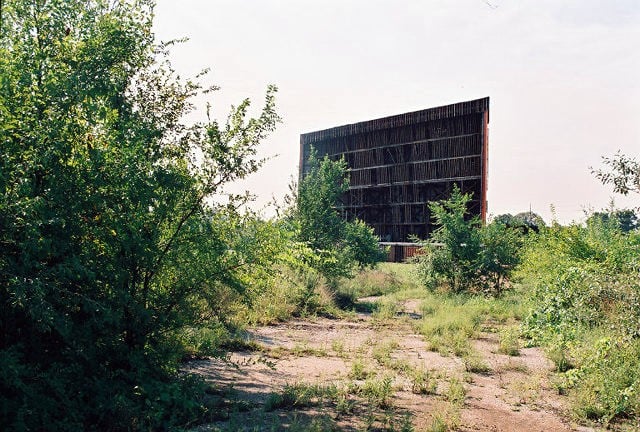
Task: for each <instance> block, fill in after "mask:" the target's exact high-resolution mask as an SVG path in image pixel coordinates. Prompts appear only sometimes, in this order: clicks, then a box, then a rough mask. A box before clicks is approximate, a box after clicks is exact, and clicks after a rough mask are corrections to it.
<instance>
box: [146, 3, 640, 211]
mask: <svg viewBox="0 0 640 432" xmlns="http://www.w3.org/2000/svg"><path fill="white" fill-rule="evenodd" d="M488 1H489V3H487V2H485V1H484V0H459V1H453V0H422V1H418V0H416V1H400V0H396V1H392V0H357V1H356V0H352V1H349V0H322V1H303V0H287V1H285V0H280V1H278V0H253V1H251V0H245V1H239V0H216V1H208V0H180V1H176V0H158V5H157V8H156V19H155V31H156V36H157V37H158V39H160V40H165V41H166V40H169V39H174V38H180V37H185V36H186V37H188V38H189V39H190V40H189V42H187V43H185V44H183V45H180V46H178V47H176V48H174V49H173V52H172V59H173V64H174V67H175V68H176V70H178V71H179V72H180V73H181V74H182V75H183V76H193V75H195V74H196V73H197V72H198V71H200V70H201V69H203V68H206V67H211V69H212V72H211V74H210V75H209V76H208V78H207V79H208V80H209V83H210V84H217V85H219V86H221V87H222V90H221V91H220V92H217V93H215V94H214V95H213V96H212V98H211V100H210V101H211V102H212V104H213V107H214V115H215V116H216V117H218V118H220V119H224V117H225V116H226V113H227V111H228V108H229V106H230V105H231V104H232V103H238V102H240V101H241V100H242V99H243V98H245V97H249V98H251V99H252V101H253V103H254V106H255V107H256V109H257V108H258V107H259V106H261V104H262V101H263V96H264V91H265V89H266V86H267V85H268V84H270V83H273V84H276V85H277V86H278V87H279V89H280V91H279V92H278V96H277V100H278V111H279V113H280V115H281V116H282V118H283V120H284V122H283V123H282V124H280V125H279V127H278V130H277V131H276V132H275V133H274V134H273V135H272V136H271V137H270V138H269V139H268V140H267V141H265V143H264V146H263V147H262V152H263V154H264V155H275V154H278V155H279V156H278V157H276V158H274V159H272V160H271V161H269V162H268V163H267V165H266V166H265V167H264V168H263V169H262V170H261V171H260V172H259V173H257V174H254V176H253V177H252V178H251V179H250V180H248V181H247V182H245V183H244V184H242V185H241V186H238V187H242V188H244V189H248V190H250V191H251V192H252V193H254V194H256V195H257V196H258V200H257V203H258V205H264V204H265V203H266V202H268V201H270V200H271V198H272V196H275V197H276V198H281V197H282V196H283V195H284V194H285V193H286V191H287V185H288V184H289V181H290V177H291V176H292V175H296V174H297V167H298V160H299V136H300V134H301V133H304V132H310V131H313V130H318V129H326V128H329V127H333V126H339V125H342V124H347V123H354V122H358V121H363V120H369V119H373V118H377V117H383V116H387V115H393V114H400V113H404V112H408V111H415V110H419V109H424V108H430V107H435V106H440V105H446V104H450V103H455V102H461V101H466V100H470V99H475V98H480V97H484V96H490V97H491V106H490V110H491V114H490V116H491V118H490V124H489V128H490V129H489V191H488V201H489V213H490V214H494V215H496V214H501V213H506V212H510V213H518V212H521V211H525V210H528V209H529V205H531V207H532V210H533V211H535V212H538V213H539V214H541V215H542V216H543V217H544V218H545V220H547V221H549V220H550V218H551V213H550V205H551V204H553V205H554V206H555V208H556V211H557V215H558V218H559V220H560V221H561V222H569V221H571V220H574V219H575V220H581V219H583V210H584V209H585V208H594V209H600V208H603V207H607V206H608V203H609V200H610V197H611V196H612V195H613V194H612V193H611V191H610V188H608V187H605V186H602V185H601V184H600V183H599V182H598V181H597V180H595V178H594V177H593V176H592V175H591V174H590V171H589V166H596V167H597V166H600V158H601V156H604V155H613V154H614V153H615V152H616V151H617V150H622V151H623V152H624V153H627V154H629V155H634V156H636V157H638V156H640V84H639V82H640V1H637V0H619V1H618V0H568V1H558V0H522V1H515V0H511V1H507V0H488ZM202 103H203V105H204V101H202ZM615 199H616V203H617V205H618V206H620V207H625V206H636V207H637V206H638V205H640V197H638V196H637V195H636V196H634V197H631V198H627V199H623V198H622V197H619V196H616V197H615Z"/></svg>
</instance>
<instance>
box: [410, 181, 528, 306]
mask: <svg viewBox="0 0 640 432" xmlns="http://www.w3.org/2000/svg"><path fill="white" fill-rule="evenodd" d="M469 201H471V195H469V194H463V193H462V192H461V191H460V189H459V188H458V187H457V185H456V186H454V188H453V190H452V192H451V197H450V198H449V199H446V200H442V201H437V202H433V203H430V204H429V209H430V210H431V214H432V215H433V220H434V222H435V224H436V225H437V226H438V227H437V228H436V230H435V231H434V232H433V233H432V235H431V239H430V241H429V242H423V249H424V252H425V253H424V255H423V256H421V257H420V258H419V261H418V262H419V264H418V269H419V273H420V274H421V277H422V280H423V282H424V283H425V285H426V286H427V287H428V288H430V289H434V288H436V287H438V286H440V285H442V284H446V285H448V288H449V289H451V290H452V291H454V292H460V291H469V290H484V291H487V292H491V293H494V294H499V293H500V292H501V291H502V289H503V286H504V281H505V279H507V278H508V277H509V275H510V274H511V272H512V270H513V269H514V267H515V266H516V265H517V264H518V262H519V249H520V246H521V243H522V240H521V234H520V232H519V231H518V230H517V229H514V228H510V227H508V226H507V225H505V224H504V223H502V222H501V221H497V222H493V223H491V224H489V225H486V226H483V225H482V224H481V222H480V220H479V218H478V217H477V216H472V217H469V215H468V211H467V205H468V203H469ZM509 216H510V215H509ZM511 218H513V217H511ZM503 219H507V218H505V217H503ZM508 220H511V219H508Z"/></svg>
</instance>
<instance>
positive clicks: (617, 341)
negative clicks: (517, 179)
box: [519, 218, 640, 425]
mask: <svg viewBox="0 0 640 432" xmlns="http://www.w3.org/2000/svg"><path fill="white" fill-rule="evenodd" d="M639 271H640V232H638V231H637V230H636V231H631V232H628V233H625V232H623V231H622V230H621V229H620V226H619V224H618V223H617V221H616V220H615V219H609V220H603V219H600V218H597V219H591V220H590V222H589V223H588V224H587V226H578V225H571V226H567V227H563V226H559V225H554V226H552V227H550V228H549V229H547V230H544V231H543V232H541V233H540V234H539V235H536V236H535V237H532V238H531V240H530V241H529V242H528V244H527V247H526V248H525V253H524V264H523V266H522V267H521V269H520V270H519V276H520V278H521V279H522V282H523V283H524V284H525V285H526V286H528V287H530V289H531V295H532V297H533V301H532V305H533V308H532V311H531V313H530V314H529V315H528V317H527V318H526V320H525V326H524V329H525V333H526V334H527V335H528V336H529V338H530V339H531V340H532V341H533V342H534V343H540V344H542V345H544V346H545V347H546V350H547V352H548V354H549V356H550V358H551V359H552V360H553V361H554V362H555V364H556V367H557V370H558V371H559V372H561V373H562V375H561V379H560V381H559V384H558V385H559V389H560V390H561V391H563V392H566V391H568V392H569V393H570V394H571V396H572V399H573V400H574V402H575V405H574V407H575V413H576V414H577V415H578V416H579V417H581V418H586V419H591V420H597V421H599V422H601V423H603V424H605V425H606V424H608V423H609V422H611V421H612V420H613V419H615V418H623V417H635V416H638V415H639V414H640V411H639V409H640V402H639V401H640V393H638V389H639V385H640V373H639V372H638V371H640V356H638V353H639V352H640V351H638V350H639V349H640V342H639V339H638V337H639V336H640V333H639V332H638V329H640V283H639V279H638V273H639Z"/></svg>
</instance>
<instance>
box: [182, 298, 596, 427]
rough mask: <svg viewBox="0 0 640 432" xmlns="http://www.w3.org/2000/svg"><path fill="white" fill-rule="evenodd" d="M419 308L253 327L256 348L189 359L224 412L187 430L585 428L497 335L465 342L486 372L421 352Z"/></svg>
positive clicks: (530, 359)
mask: <svg viewBox="0 0 640 432" xmlns="http://www.w3.org/2000/svg"><path fill="white" fill-rule="evenodd" d="M366 300H367V301H374V300H375V299H371V298H369V299H366ZM418 306H419V301H417V300H407V301H404V302H402V304H401V305H400V307H401V311H400V313H399V314H398V316H397V318H396V319H393V320H386V321H381V320H376V319H375V317H372V316H371V315H368V314H354V315H352V316H350V317H349V319H341V320H332V319H326V318H316V319H312V320H295V321H290V322H287V323H283V324H279V325H277V326H269V327H261V328H257V329H254V330H252V331H251V333H250V337H251V338H252V339H253V341H255V342H256V343H257V345H258V346H259V347H261V348H260V350H258V351H253V352H237V353H233V354H232V355H231V356H230V358H229V359H227V361H223V360H220V359H212V360H200V361H194V362H191V363H190V364H189V366H188V368H189V370H190V371H193V372H197V373H199V374H202V375H203V376H204V377H205V378H206V379H207V380H210V381H211V382H212V383H215V385H216V388H217V390H216V391H215V392H213V393H214V396H215V397H218V398H219V400H220V405H219V406H220V410H221V411H222V412H223V414H222V415H220V417H219V418H215V417H213V418H212V423H211V424H208V425H203V426H200V427H199V428H197V429H195V430H198V431H205V430H212V431H217V430H221V431H224V430H248V431H249V430H250V431H253V430H258V431H261V430H318V431H321V430H344V431H357V430H358V431H359V430H380V431H382V430H397V431H401V430H404V431H410V430H414V431H438V430H439V431H445V430H460V431H531V432H533V431H572V430H578V431H588V430H592V429H588V428H584V427H577V426H575V425H572V424H571V423H570V422H569V421H568V420H567V417H566V413H565V408H564V404H565V401H564V400H562V397H561V396H559V395H558V394H557V392H556V391H554V390H553V386H552V385H551V383H550V381H549V375H550V371H551V369H552V364H551V363H550V362H549V361H548V360H547V359H545V357H544V356H543V354H542V353H541V352H540V350H538V349H535V348H528V349H521V350H520V355H519V356H508V355H504V354H498V353H497V351H498V337H497V335H496V334H495V333H481V334H480V335H479V337H478V338H476V339H474V340H473V341H472V344H473V347H474V348H475V350H476V351H477V353H478V355H479V361H480V362H481V363H482V364H483V365H484V366H483V367H482V368H477V367H476V368H474V367H470V365H469V364H466V363H465V361H463V360H462V359H460V358H457V357H453V356H451V357H445V356H441V355H440V354H438V353H436V352H432V351H429V350H428V349H427V344H426V343H425V340H424V338H423V337H422V336H421V335H419V334H417V333H416V331H415V325H414V323H415V322H416V321H417V320H418V319H419V318H420V315H419V313H418V310H419V307H418ZM478 369H480V370H481V373H478V372H470V370H472V371H473V370H478ZM287 386H288V387H287ZM305 392H308V393H307V394H306V396H305V394H304V393H305ZM283 395H284V396H287V395H288V396H289V397H288V398H287V397H283ZM307 396H308V397H307ZM225 410H226V411H225Z"/></svg>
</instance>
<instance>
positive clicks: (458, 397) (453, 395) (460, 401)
mask: <svg viewBox="0 0 640 432" xmlns="http://www.w3.org/2000/svg"><path fill="white" fill-rule="evenodd" d="M466 395H467V391H466V389H465V388H464V384H463V383H462V382H461V381H460V380H459V379H457V378H451V379H450V380H449V388H448V389H447V393H446V399H447V401H449V403H451V404H452V405H454V406H457V407H462V406H463V405H464V399H465V397H466Z"/></svg>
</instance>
